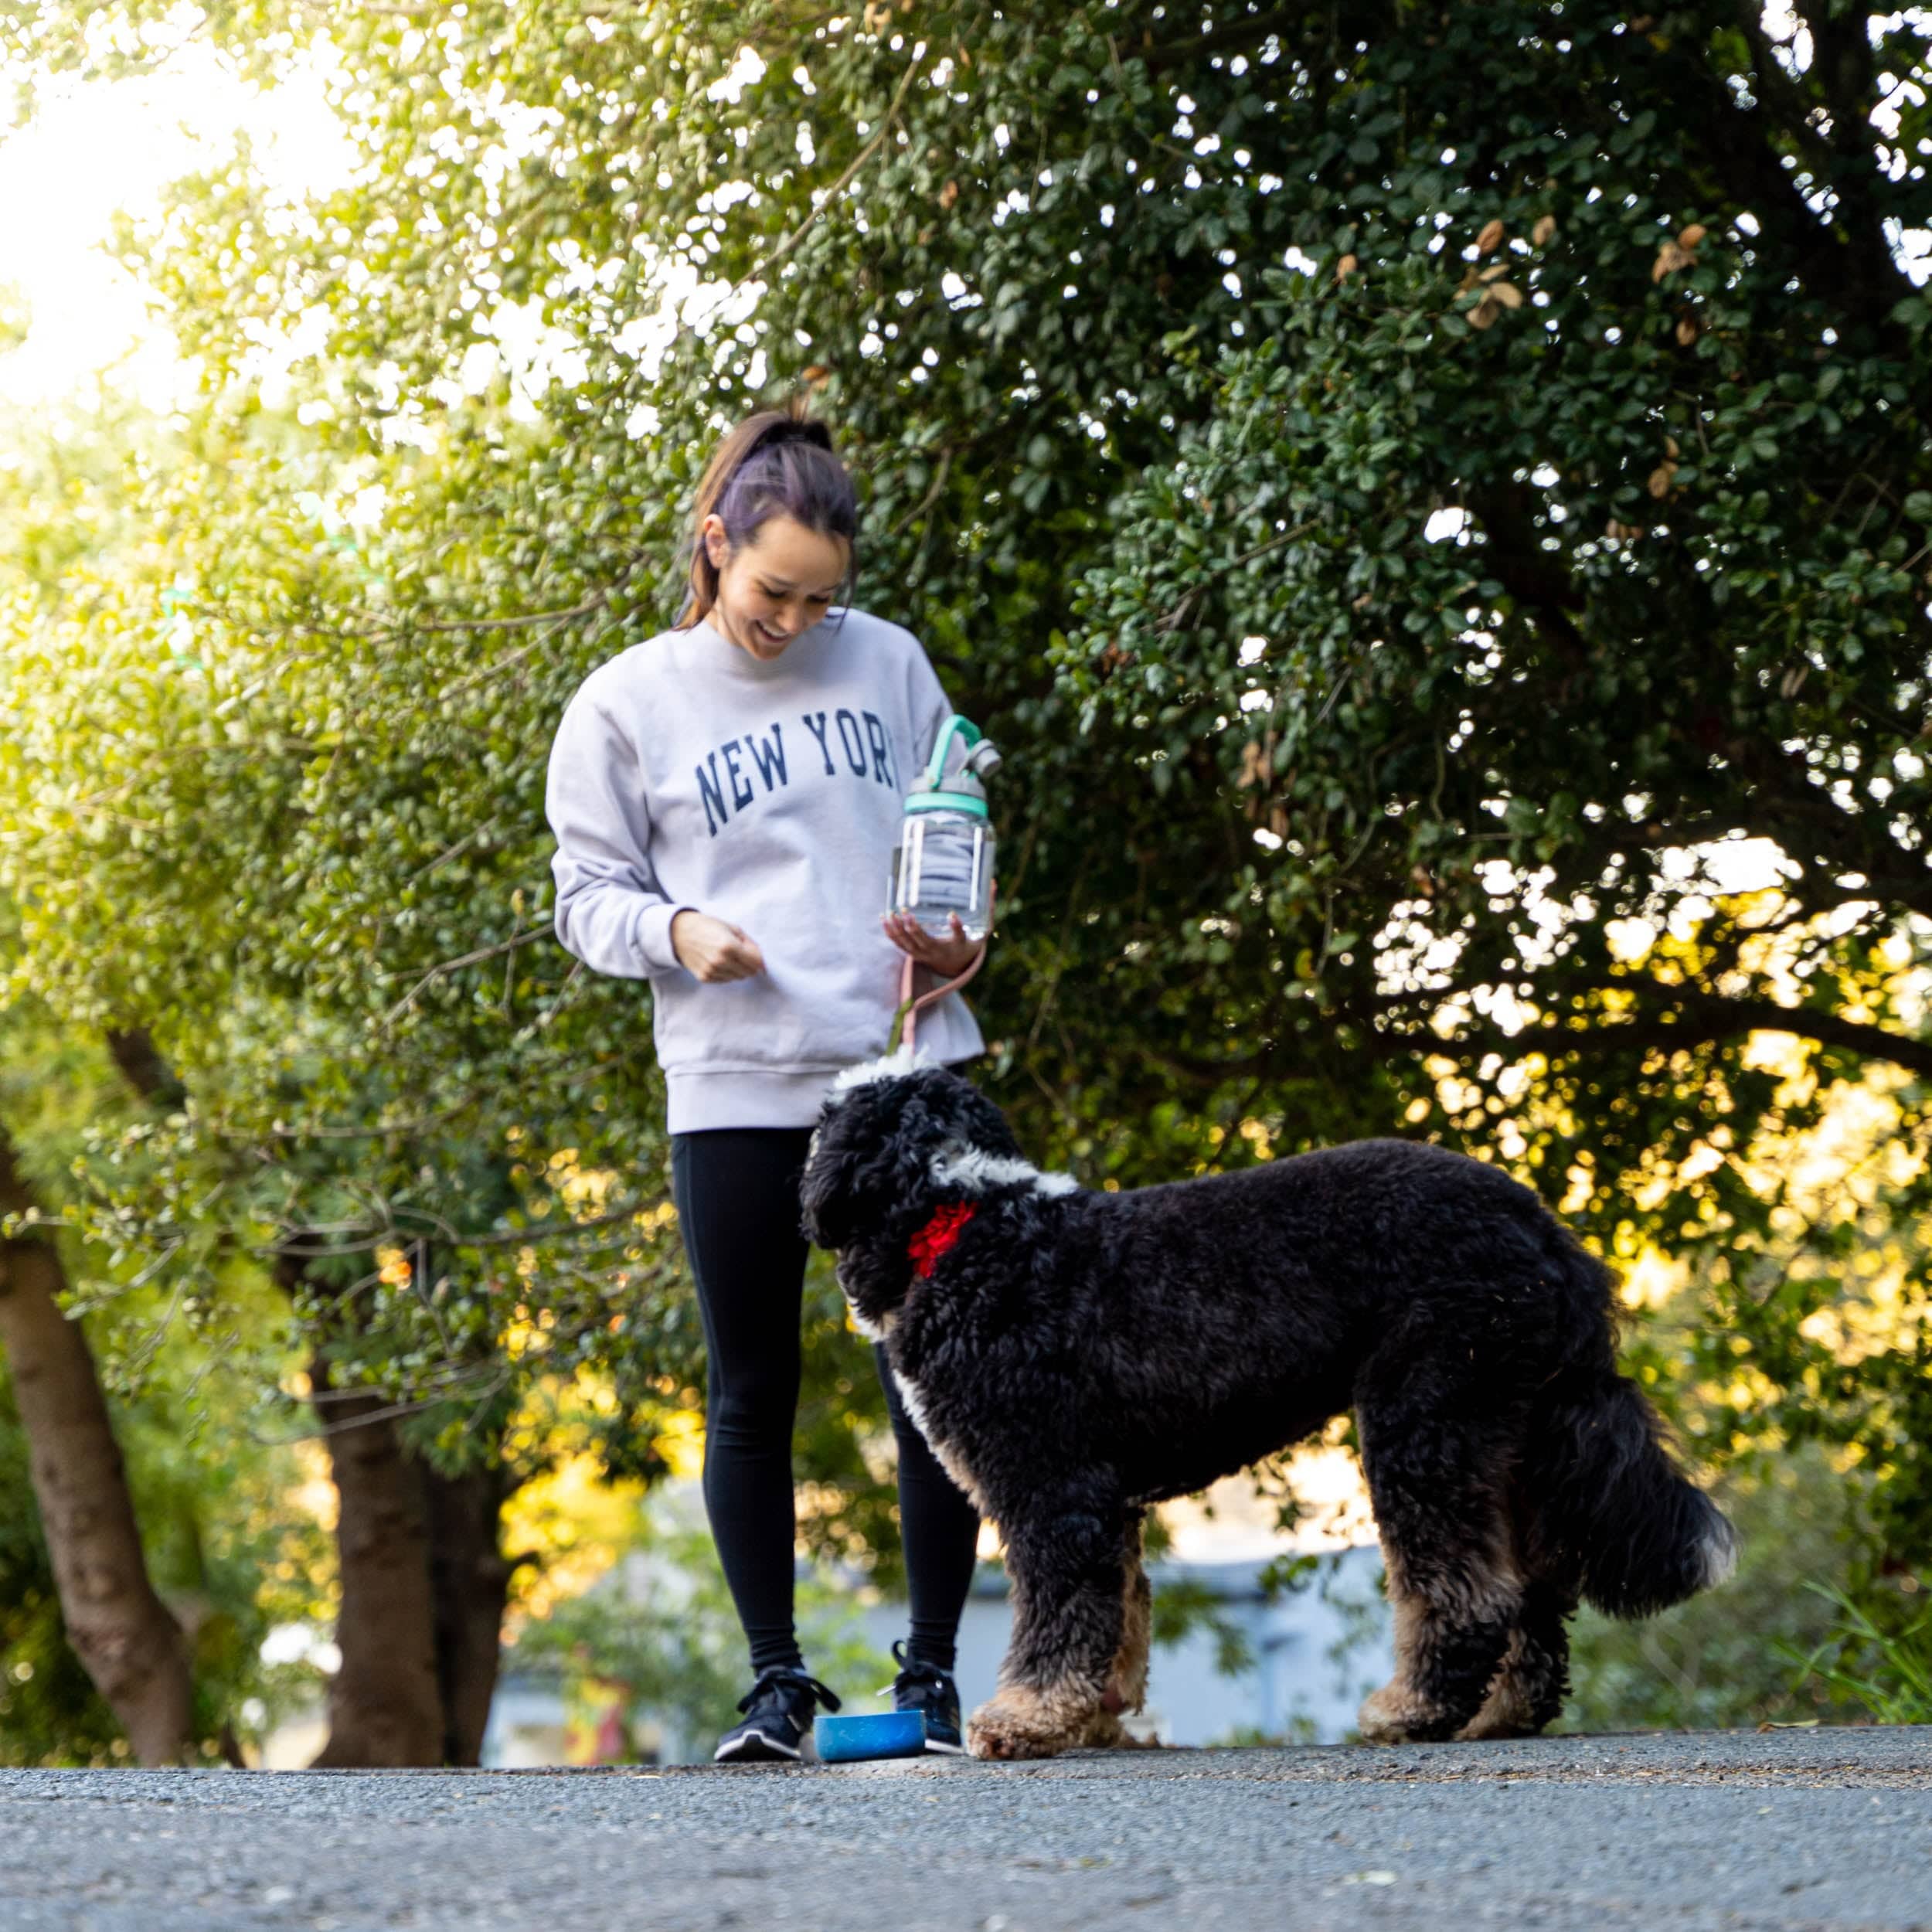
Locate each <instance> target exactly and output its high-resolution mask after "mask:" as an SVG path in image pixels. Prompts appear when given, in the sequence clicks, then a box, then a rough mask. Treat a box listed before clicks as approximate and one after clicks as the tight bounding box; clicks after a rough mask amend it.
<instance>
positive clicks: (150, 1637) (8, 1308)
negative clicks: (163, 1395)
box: [0, 1134, 194, 1764]
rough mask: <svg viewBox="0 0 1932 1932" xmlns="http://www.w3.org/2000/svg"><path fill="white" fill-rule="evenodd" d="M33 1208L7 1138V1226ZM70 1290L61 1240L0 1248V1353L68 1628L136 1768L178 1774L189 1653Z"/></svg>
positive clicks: (2, 1152)
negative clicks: (71, 1316)
mask: <svg viewBox="0 0 1932 1932" xmlns="http://www.w3.org/2000/svg"><path fill="white" fill-rule="evenodd" d="M32 1206H33V1201H32V1196H31V1195H30V1194H29V1192H28V1189H27V1187H26V1182H24V1181H23V1180H22V1178H21V1175H20V1173H19V1168H18V1167H17V1166H16V1165H15V1160H14V1155H13V1149H12V1145H10V1144H9V1141H8V1140H7V1139H6V1137H5V1134H0V1214H16V1213H26V1211H27V1210H28V1209H29V1208H31V1207H32ZM65 1286H66V1274H65V1271H64V1270H63V1267H62V1265H61V1260H60V1250H58V1249H57V1248H56V1247H55V1246H54V1244H53V1241H52V1240H51V1239H47V1238H43V1237H39V1236H21V1237H20V1238H19V1239H17V1240H10V1241H0V1348H4V1349H5V1352H6V1356H7V1362H8V1366H9V1368H10V1369H12V1375H13V1388H14V1398H15V1402H16V1403H18V1405H19V1411H20V1422H21V1426H22V1429H23V1430H25V1431H26V1437H27V1445H28V1453H29V1467H30V1468H31V1470H32V1477H33V1489H34V1496H35V1498H36V1501H37V1502H39V1506H40V1522H41V1527H42V1529H43V1531H44V1532H45V1533H46V1539H47V1553H48V1556H49V1559H50V1560H51V1561H52V1563H53V1573H54V1581H55V1583H56V1587H58V1589H59V1591H60V1614H61V1617H62V1620H63V1622H64V1624H65V1625H66V1633H67V1641H68V1642H69V1643H70V1644H71V1645H73V1648H74V1653H75V1655H77V1656H78V1657H79V1658H80V1662H81V1664H82V1666H83V1668H85V1669H86V1671H87V1675H89V1676H90V1678H92V1679H94V1684H95V1685H96V1687H97V1689H99V1691H100V1694H101V1696H103V1697H104V1699H106V1700H107V1704H108V1706H109V1708H110V1709H111V1710H112V1711H113V1712H114V1716H116V1717H117V1718H118V1719H120V1720H121V1726H122V1728H123V1729H124V1730H125V1731H126V1732H127V1733H128V1743H129V1744H130V1745H131V1747H132V1748H133V1750H134V1756H135V1757H136V1758H137V1759H138V1760H139V1761H140V1762H141V1764H179V1762H180V1761H181V1760H182V1757H183V1756H184V1754H185V1751H186V1749H187V1746H188V1743H189V1739H190V1737H191V1736H192V1724H193V1704H194V1692H193V1685H192V1679H191V1677H190V1674H189V1662H188V1651H187V1646H186V1645H185V1643H184V1642H183V1641H182V1634H181V1631H180V1628H179V1626H178V1625H177V1624H176V1623H175V1620H174V1618H173V1617H171V1616H169V1614H168V1611H167V1607H166V1606H165V1604H163V1603H162V1600H161V1599H160V1598H159V1597H157V1596H156V1595H155V1590H154V1586H153V1585H152V1583H150V1582H149V1580H148V1565H147V1560H146V1558H145V1556H144V1555H143V1554H142V1552H141V1532H140V1530H139V1529H138V1527H137V1526H136V1524H135V1522H134V1501H133V1498H131V1496H130V1495H128V1481H127V1471H126V1468H125V1466H124V1464H123V1462H122V1460H121V1447H120V1445H119V1444H117V1442H116V1441H115V1440H114V1428H113V1425H112V1423H111V1422H110V1421H109V1420H108V1417H107V1402H106V1400H105V1399H104V1396H102V1394H101V1392H100V1378H99V1377H98V1376H97V1375H96V1374H95V1372H94V1356H93V1355H92V1354H91V1352H90V1351H89V1349H88V1347H87V1337H86V1335H83V1333H82V1332H81V1328H80V1324H79V1323H78V1322H77V1321H69V1320H68V1318H66V1315H63V1313H62V1312H61V1309H60V1302H59V1300H58V1299H57V1298H58V1296H59V1294H60V1291H61V1290H62V1289H63V1287H65Z"/></svg>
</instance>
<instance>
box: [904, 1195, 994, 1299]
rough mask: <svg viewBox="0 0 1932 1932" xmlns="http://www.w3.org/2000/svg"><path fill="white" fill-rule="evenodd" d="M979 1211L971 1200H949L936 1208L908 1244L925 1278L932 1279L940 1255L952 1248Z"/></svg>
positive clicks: (920, 1272)
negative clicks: (931, 1216) (930, 1217)
mask: <svg viewBox="0 0 1932 1932" xmlns="http://www.w3.org/2000/svg"><path fill="white" fill-rule="evenodd" d="M976 1213H978V1209H976V1208H975V1206H974V1205H973V1204H972V1202H970V1201H957V1202H948V1203H947V1205H946V1206H944V1207H937V1208H934V1209H933V1218H932V1219H930V1221H928V1222H927V1223H926V1225H925V1226H923V1228H921V1229H920V1230H919V1232H918V1233H917V1234H915V1235H914V1236H913V1238H912V1239H911V1240H910V1241H909V1242H908V1243H906V1253H908V1254H910V1256H911V1257H912V1258H913V1267H915V1268H916V1269H917V1270H918V1272H919V1274H920V1277H922V1278H923V1279H927V1280H930V1277H931V1275H932V1272H933V1270H934V1267H936V1266H937V1264H938V1262H939V1259H940V1257H941V1256H942V1255H944V1254H945V1253H947V1252H948V1251H949V1250H951V1247H952V1245H953V1243H954V1242H955V1241H957V1240H958V1239H959V1236H960V1233H961V1230H962V1229H964V1226H965V1225H966V1223H968V1221H970V1220H971V1219H972V1218H973V1216H974V1215H975V1214H976Z"/></svg>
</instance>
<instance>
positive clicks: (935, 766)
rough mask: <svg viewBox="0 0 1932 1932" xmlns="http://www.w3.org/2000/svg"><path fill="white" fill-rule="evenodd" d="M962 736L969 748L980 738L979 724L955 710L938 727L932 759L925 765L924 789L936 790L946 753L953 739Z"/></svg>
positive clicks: (944, 771) (950, 748)
mask: <svg viewBox="0 0 1932 1932" xmlns="http://www.w3.org/2000/svg"><path fill="white" fill-rule="evenodd" d="M955 737H963V738H964V740H965V741H966V744H967V747H968V750H970V749H971V747H973V746H975V745H976V744H978V743H979V740H980V730H979V726H978V725H976V724H975V723H973V721H972V719H970V718H962V717H961V716H960V715H959V713H957V712H954V713H953V715H952V716H951V717H950V718H948V719H947V720H946V722H945V723H944V725H942V726H940V733H939V738H938V741H937V743H935V744H934V747H933V755H932V761H931V762H930V764H928V765H927V767H926V789H927V791H938V790H939V788H940V785H939V781H940V780H941V779H942V778H944V777H945V775H946V754H947V753H948V752H949V751H951V750H952V748H953V740H954V738H955Z"/></svg>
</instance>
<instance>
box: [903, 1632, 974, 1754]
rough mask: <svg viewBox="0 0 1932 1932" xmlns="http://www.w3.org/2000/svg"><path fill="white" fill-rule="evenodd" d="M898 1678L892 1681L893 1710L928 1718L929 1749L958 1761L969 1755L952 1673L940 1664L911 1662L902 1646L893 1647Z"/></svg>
mask: <svg viewBox="0 0 1932 1932" xmlns="http://www.w3.org/2000/svg"><path fill="white" fill-rule="evenodd" d="M893 1659H894V1661H895V1662H896V1663H897V1664H898V1665H899V1675H897V1676H896V1678H894V1679H893V1687H892V1689H893V1709H894V1710H896V1711H921V1712H923V1713H924V1714H925V1718H926V1748H927V1750H929V1751H946V1752H950V1753H951V1754H952V1755H953V1756H954V1757H964V1756H965V1754H966V1740H965V1738H964V1736H963V1735H962V1734H961V1730H960V1726H959V1692H958V1690H957V1689H956V1688H955V1686H954V1683H953V1677H952V1672H950V1671H944V1670H941V1669H940V1668H939V1666H938V1665H937V1664H922V1663H920V1662H918V1661H917V1659H916V1658H910V1659H909V1658H907V1657H906V1646H905V1645H903V1644H894V1645H893Z"/></svg>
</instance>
